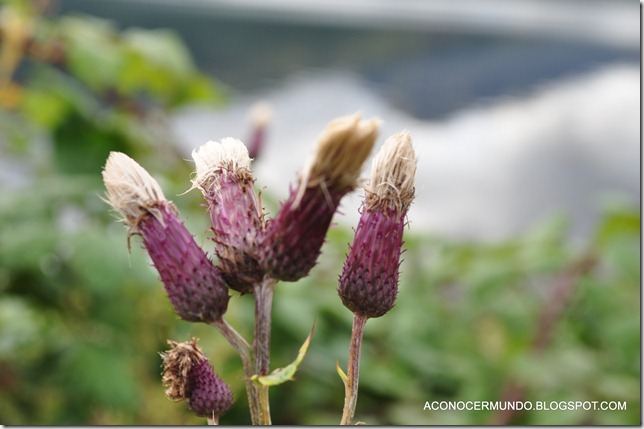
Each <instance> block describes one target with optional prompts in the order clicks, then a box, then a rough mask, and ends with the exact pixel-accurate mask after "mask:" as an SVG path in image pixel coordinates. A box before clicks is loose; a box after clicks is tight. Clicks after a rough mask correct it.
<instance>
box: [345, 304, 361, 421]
mask: <svg viewBox="0 0 644 429" xmlns="http://www.w3.org/2000/svg"><path fill="white" fill-rule="evenodd" d="M366 323H367V317H365V316H361V315H359V314H356V315H355V316H354V317H353V329H352V330H351V346H350V347H349V363H348V368H347V378H346V380H345V381H344V409H343V410H342V420H341V421H340V424H341V425H349V424H351V420H353V415H354V414H355V412H356V404H357V403H358V378H359V372H360V351H361V349H362V338H363V336H364V327H365V324H366Z"/></svg>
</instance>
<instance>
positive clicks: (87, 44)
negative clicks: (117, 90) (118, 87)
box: [59, 16, 123, 91]
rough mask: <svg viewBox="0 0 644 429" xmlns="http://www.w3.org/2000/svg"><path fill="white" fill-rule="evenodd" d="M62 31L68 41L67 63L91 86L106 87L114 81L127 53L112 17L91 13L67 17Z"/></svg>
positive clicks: (61, 25)
mask: <svg viewBox="0 0 644 429" xmlns="http://www.w3.org/2000/svg"><path fill="white" fill-rule="evenodd" d="M59 31H60V32H61V33H62V37H63V38H64V40H65V42H66V49H67V50H66V58H67V64H68V66H69V68H70V70H71V71H72V73H74V75H76V76H77V77H79V78H80V79H81V80H82V81H83V82H85V83H86V84H87V85H88V86H89V87H90V88H92V89H94V90H97V91H103V90H105V89H107V88H109V87H110V86H111V85H113V81H114V76H116V75H117V74H118V73H119V72H120V70H121V68H122V67H123V53H122V50H121V48H120V46H119V44H118V39H117V34H116V31H115V30H114V27H113V25H112V24H111V23H110V22H109V21H105V20H101V19H98V18H90V17H87V16H85V17H82V18H81V17H66V18H63V19H61V20H60V27H59Z"/></svg>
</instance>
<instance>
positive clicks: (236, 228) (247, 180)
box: [192, 138, 264, 293]
mask: <svg viewBox="0 0 644 429" xmlns="http://www.w3.org/2000/svg"><path fill="white" fill-rule="evenodd" d="M192 157H193V158H194V160H195V165H196V168H197V171H196V175H195V179H194V181H193V187H198V188H199V189H200V190H201V192H202V194H203V196H204V198H205V199H206V200H207V201H208V210H209V212H210V220H211V223H212V230H213V232H214V237H213V241H214V242H215V244H216V245H215V253H216V254H217V257H218V258H219V264H218V267H219V270H220V271H221V273H222V275H223V276H224V279H225V280H226V283H227V284H228V286H229V287H230V288H231V289H234V290H236V291H238V292H241V293H252V291H253V285H254V284H256V283H258V282H259V281H261V279H262V278H263V276H264V271H263V270H262V269H261V267H260V264H259V259H258V256H257V242H258V241H259V236H260V235H261V233H262V232H263V230H264V220H263V216H262V212H261V204H260V202H259V199H258V198H257V196H256V194H255V190H254V188H253V184H254V182H255V179H254V178H253V175H252V173H251V171H250V161H251V160H250V158H249V157H248V151H247V150H246V147H245V146H244V144H243V143H242V142H241V141H239V140H237V139H233V138H225V139H223V140H222V141H221V143H218V142H214V141H209V142H207V143H206V144H204V145H203V146H201V147H200V148H199V149H197V150H195V151H193V152H192Z"/></svg>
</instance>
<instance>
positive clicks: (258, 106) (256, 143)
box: [248, 101, 273, 159]
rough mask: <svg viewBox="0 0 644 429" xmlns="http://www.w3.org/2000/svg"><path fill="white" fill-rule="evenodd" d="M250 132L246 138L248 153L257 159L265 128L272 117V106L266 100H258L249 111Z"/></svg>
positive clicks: (264, 136) (260, 151)
mask: <svg viewBox="0 0 644 429" xmlns="http://www.w3.org/2000/svg"><path fill="white" fill-rule="evenodd" d="M248 116H249V119H250V125H251V132H250V136H249V138H248V155H249V156H250V157H251V158H252V159H257V158H258V157H259V156H260V155H261V154H262V149H263V148H264V144H265V142H266V129H267V128H268V125H269V124H270V122H271V119H272V117H273V108H272V107H271V105H270V104H269V103H268V102H266V101H258V102H257V103H255V104H254V105H253V106H252V107H251V109H250V111H249V115H248Z"/></svg>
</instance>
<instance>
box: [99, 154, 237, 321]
mask: <svg viewBox="0 0 644 429" xmlns="http://www.w3.org/2000/svg"><path fill="white" fill-rule="evenodd" d="M103 181H104V182H105V187H106V188H107V198H106V200H107V202H108V203H110V204H111V205H112V206H113V207H114V208H115V209H116V210H117V211H119V212H120V213H121V215H122V216H123V218H124V221H125V223H126V224H127V225H128V227H129V233H128V243H129V237H130V236H131V235H134V234H138V235H140V236H141V237H142V238H143V245H144V246H145V248H146V249H147V251H148V254H149V255H150V258H151V259H152V262H153V264H154V266H155V268H156V269H157V271H158V272H159V275H160V277H161V281H162V282H163V285H164V287H165V290H166V292H167V294H168V298H169V299H170V302H171V303H172V306H173V308H174V310H175V312H176V313H177V314H178V315H179V317H181V318H182V319H183V320H186V321H188V322H206V323H211V322H214V321H215V320H218V319H219V318H221V316H222V315H223V314H224V313H225V312H226V308H227V307H228V299H229V298H230V297H229V296H228V289H227V288H226V285H225V282H224V279H223V278H222V276H221V274H220V273H219V271H218V270H217V269H216V268H215V266H214V265H213V264H212V262H211V261H210V259H208V256H207V255H206V254H205V253H204V251H203V250H202V249H201V248H200V247H199V245H198V244H197V243H196V242H195V240H194V238H193V237H192V235H191V234H190V232H189V231H188V230H187V229H186V227H185V226H184V224H183V223H182V222H181V221H179V219H178V218H177V211H176V209H175V207H174V205H173V204H172V203H171V202H170V201H167V200H166V199H165V197H164V195H163V192H162V191H161V188H160V186H159V184H158V183H157V182H156V180H154V179H153V178H152V176H150V175H149V174H148V172H147V171H145V169H143V167H141V166H140V165H139V164H137V163H136V162H135V161H134V160H133V159H131V158H130V157H128V156H127V155H125V154H123V153H120V152H112V153H111V154H110V156H109V157H108V159H107V162H106V164H105V168H104V170H103Z"/></svg>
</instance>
